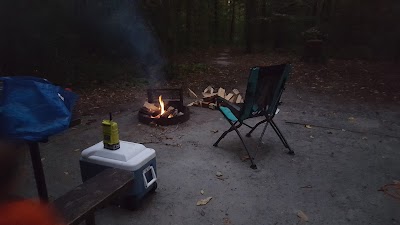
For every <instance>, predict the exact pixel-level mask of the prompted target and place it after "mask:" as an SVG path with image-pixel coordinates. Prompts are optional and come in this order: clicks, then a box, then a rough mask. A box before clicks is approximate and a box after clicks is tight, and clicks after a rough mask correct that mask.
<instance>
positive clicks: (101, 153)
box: [82, 141, 147, 162]
mask: <svg viewBox="0 0 400 225" xmlns="http://www.w3.org/2000/svg"><path fill="white" fill-rule="evenodd" d="M146 149H147V148H146V147H145V146H144V145H142V144H137V143H133V142H127V141H120V148H119V149H117V150H109V149H105V148H104V145H103V142H102V141H101V142H99V143H97V144H95V145H93V146H91V147H89V148H87V149H85V150H83V151H82V158H86V159H89V158H93V156H94V157H95V158H98V157H99V158H104V159H111V160H116V161H120V162H128V161H129V160H130V159H132V158H134V157H135V156H137V155H139V154H140V153H141V152H143V151H145V150H146Z"/></svg>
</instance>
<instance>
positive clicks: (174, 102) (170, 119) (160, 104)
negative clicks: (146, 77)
mask: <svg viewBox="0 0 400 225" xmlns="http://www.w3.org/2000/svg"><path fill="white" fill-rule="evenodd" d="M147 97H148V100H147V101H146V102H145V103H144V105H143V107H142V108H141V109H140V110H139V114H138V117H139V121H140V122H142V123H146V124H157V125H161V126H168V125H174V124H178V123H182V122H185V121H187V120H188V119H189V109H188V107H186V106H184V105H183V94H182V90H181V89H149V90H148V91H147Z"/></svg>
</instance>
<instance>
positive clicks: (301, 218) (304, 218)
mask: <svg viewBox="0 0 400 225" xmlns="http://www.w3.org/2000/svg"><path fill="white" fill-rule="evenodd" d="M297 216H298V217H299V218H300V220H301V221H305V222H307V221H308V216H307V215H306V214H305V213H304V212H303V211H301V210H299V211H297Z"/></svg>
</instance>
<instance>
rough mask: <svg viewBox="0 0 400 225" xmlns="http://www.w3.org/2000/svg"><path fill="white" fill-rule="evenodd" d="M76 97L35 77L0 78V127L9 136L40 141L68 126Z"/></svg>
mask: <svg viewBox="0 0 400 225" xmlns="http://www.w3.org/2000/svg"><path fill="white" fill-rule="evenodd" d="M77 99H78V96H77V95H76V94H74V93H72V92H71V91H67V90H64V89H63V88H61V87H59V86H55V85H53V84H51V83H50V82H49V81H47V80H45V79H41V78H36V77H28V76H20V77H0V122H1V124H0V126H2V132H4V134H6V135H7V136H8V137H9V138H13V139H20V140H26V141H43V140H46V139H47V138H48V137H49V136H51V135H54V134H57V133H60V132H62V131H64V130H66V129H68V127H69V124H70V122H71V117H72V108H73V106H74V105H75V103H76V100H77Z"/></svg>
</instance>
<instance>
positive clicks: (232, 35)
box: [229, 0, 236, 44]
mask: <svg viewBox="0 0 400 225" xmlns="http://www.w3.org/2000/svg"><path fill="white" fill-rule="evenodd" d="M231 4H232V15H231V29H230V32H229V42H230V43H231V44H232V43H233V38H234V36H235V8H236V1H235V0H232V1H231Z"/></svg>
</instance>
